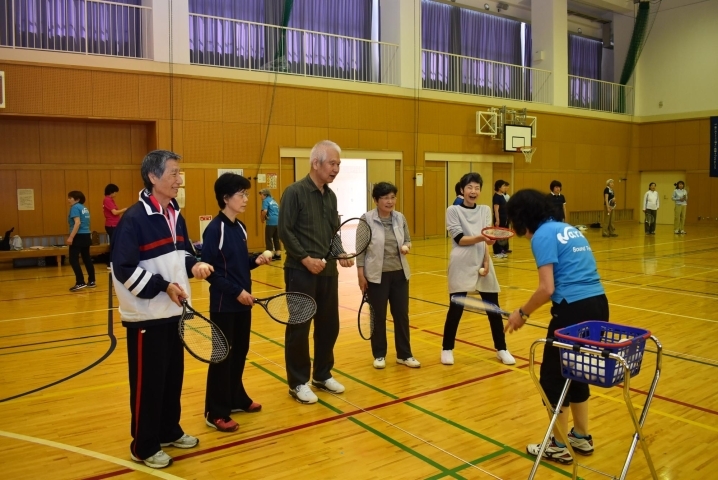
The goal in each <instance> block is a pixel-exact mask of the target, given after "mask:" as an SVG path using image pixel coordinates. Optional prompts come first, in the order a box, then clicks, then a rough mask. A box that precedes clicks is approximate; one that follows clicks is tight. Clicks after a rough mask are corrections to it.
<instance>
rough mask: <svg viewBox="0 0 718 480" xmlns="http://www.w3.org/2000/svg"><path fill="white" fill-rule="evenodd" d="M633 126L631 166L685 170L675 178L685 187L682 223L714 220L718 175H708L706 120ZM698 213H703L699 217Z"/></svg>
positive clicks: (717, 208) (717, 214)
mask: <svg viewBox="0 0 718 480" xmlns="http://www.w3.org/2000/svg"><path fill="white" fill-rule="evenodd" d="M634 128H636V129H637V131H638V135H637V136H636V138H635V141H634V147H633V149H632V152H631V163H632V166H633V165H636V167H634V168H636V169H638V170H639V171H685V172H686V175H685V178H682V179H681V178H676V179H675V181H678V180H683V181H684V182H685V183H686V187H687V188H688V190H689V202H688V207H687V217H686V223H691V224H695V223H697V222H698V223H705V222H711V221H712V222H716V221H718V178H711V177H709V175H708V174H709V169H708V167H709V158H710V150H709V145H710V129H709V120H708V119H707V118H701V119H695V120H675V121H669V122H657V123H647V124H642V125H638V126H636V127H634ZM647 189H648V185H640V190H641V191H645V190H647ZM666 193H670V192H666ZM668 208H672V206H668ZM699 216H700V217H703V218H702V220H700V221H699V220H698V217H699Z"/></svg>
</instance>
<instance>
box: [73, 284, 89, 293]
mask: <svg viewBox="0 0 718 480" xmlns="http://www.w3.org/2000/svg"><path fill="white" fill-rule="evenodd" d="M83 288H87V284H86V283H84V282H83V283H77V284H75V286H74V287H71V288H70V291H71V292H76V291H78V290H82V289H83Z"/></svg>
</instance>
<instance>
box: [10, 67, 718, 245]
mask: <svg viewBox="0 0 718 480" xmlns="http://www.w3.org/2000/svg"><path fill="white" fill-rule="evenodd" d="M0 69H2V70H4V71H5V72H6V96H7V108H6V109H5V110H4V111H3V113H2V114H0V200H2V201H3V205H5V206H7V207H8V208H6V209H3V211H2V212H0V228H2V225H15V226H18V227H19V228H20V232H19V233H20V234H21V235H22V234H25V235H38V234H58V233H62V232H64V231H65V224H64V221H65V218H64V217H65V216H66V206H65V205H64V203H63V202H64V201H65V197H64V196H65V195H66V193H67V191H69V190H71V189H79V190H82V191H83V192H85V193H86V195H87V196H88V205H89V206H90V207H91V208H90V209H91V212H93V228H94V229H97V230H101V229H102V223H101V222H102V215H101V211H100V209H99V205H100V203H99V202H100V200H101V189H102V188H104V184H105V183H106V182H108V181H113V182H114V183H117V184H118V185H119V186H120V197H119V198H118V204H119V205H127V204H129V203H130V202H132V201H134V199H135V198H136V193H137V191H138V190H139V188H140V187H141V181H140V179H139V172H138V170H139V169H138V165H139V162H140V161H141V159H142V156H143V155H144V153H146V151H147V150H148V149H150V148H153V147H155V146H156V147H158V148H166V149H171V150H174V151H175V152H177V153H179V154H180V155H182V156H183V168H184V169H185V171H186V172H187V174H186V175H187V176H186V178H187V207H186V208H185V215H186V217H187V222H188V225H189V230H190V234H191V236H192V238H198V230H199V224H198V218H197V217H198V216H199V215H202V214H212V215H214V214H216V211H217V205H216V202H215V200H214V194H213V182H214V180H215V179H216V170H217V168H221V167H224V166H232V167H237V168H244V170H245V175H246V176H252V177H254V176H256V174H257V173H280V172H281V175H280V183H279V187H280V189H279V191H278V192H277V194H276V195H275V197H280V196H281V191H283V189H284V188H285V187H286V186H287V185H288V184H289V183H290V182H291V181H292V180H293V172H292V168H293V166H292V165H291V164H292V159H280V157H279V150H280V147H311V146H313V145H314V143H316V142H317V141H319V140H322V139H325V138H329V139H332V140H334V141H336V142H337V143H338V144H339V145H341V146H342V147H343V148H345V149H369V150H392V151H401V152H402V154H403V163H402V164H403V171H402V172H401V175H398V176H397V177H396V180H397V182H398V183H400V184H401V185H402V191H401V192H400V194H401V196H402V197H403V199H404V214H405V215H406V217H407V219H408V221H409V224H410V226H411V233H412V236H413V237H415V238H422V237H424V236H427V235H434V234H436V231H437V229H438V228H439V227H440V226H439V225H434V223H435V222H434V221H433V220H432V221H430V222H429V223H428V224H427V223H426V219H427V218H432V219H433V218H434V215H428V216H427V211H428V209H429V210H430V209H432V208H433V207H432V204H433V203H434V199H435V198H436V192H433V191H427V190H430V189H431V188H430V187H429V186H427V185H426V184H425V186H424V187H417V186H416V185H415V179H414V177H415V174H416V173H417V172H421V173H425V174H428V173H430V172H429V171H428V170H427V169H426V164H425V161H424V154H425V153H426V152H445V153H488V154H492V153H502V152H501V151H500V145H499V143H500V142H494V141H491V140H490V139H489V138H487V137H483V136H478V135H476V134H475V124H474V122H475V112H476V111H477V110H484V109H485V108H484V107H477V106H476V105H465V104H460V103H447V102H439V101H431V100H425V99H420V100H415V99H412V98H400V97H387V96H381V95H371V94H364V93H347V92H337V91H328V90H318V89H310V88H299V87H289V86H278V87H277V88H276V91H274V89H273V87H272V85H263V84H252V83H243V82H235V81H229V80H212V79H203V78H180V77H174V78H173V79H172V89H171V90H172V94H171V95H170V80H169V78H168V77H167V76H166V75H159V74H158V75H153V74H146V73H131V72H130V73H119V72H105V71H94V70H89V69H88V70H82V69H69V68H62V67H54V66H39V65H30V64H27V65H18V64H2V63H0ZM273 94H274V101H273V108H270V105H272V95H273ZM536 116H537V117H538V122H539V130H538V134H539V136H538V138H536V139H535V146H537V147H538V151H537V153H536V154H535V155H534V157H533V162H532V163H530V164H527V163H525V162H524V159H523V156H522V155H518V154H517V155H516V157H515V158H516V161H515V176H514V182H512V183H513V185H512V186H511V187H512V188H511V189H512V191H516V190H518V189H520V188H525V187H532V188H538V189H540V190H542V191H548V185H549V183H550V182H551V180H553V179H558V180H560V181H561V182H562V183H563V185H564V193H565V195H566V196H567V198H568V208H569V209H570V210H572V211H574V210H594V209H596V208H600V205H601V203H600V202H601V192H602V190H603V187H604V185H605V181H606V179H608V178H613V179H616V180H618V179H619V178H626V179H627V180H626V181H625V184H623V185H625V188H626V192H625V198H629V199H630V198H636V197H637V195H638V194H639V191H641V190H642V189H643V186H640V185H638V180H639V178H640V171H641V170H645V169H649V168H655V167H656V166H665V167H666V168H668V166H669V165H670V168H676V167H677V164H678V163H680V164H684V163H685V164H690V165H693V167H691V168H692V169H694V170H690V172H689V174H688V176H687V178H686V182H687V183H688V185H691V186H693V189H692V191H691V194H692V195H691V196H692V199H693V202H696V203H698V204H699V205H701V208H703V209H707V210H709V211H710V212H711V213H710V216H713V217H718V205H716V200H715V198H713V197H717V195H715V194H712V195H711V194H710V193H708V194H706V195H704V192H710V191H711V190H710V188H714V187H713V186H712V185H713V184H712V183H710V182H709V181H708V180H706V179H704V178H702V177H701V175H702V171H700V170H698V168H699V167H700V163H701V162H700V159H701V158H703V157H705V158H707V153H706V152H707V150H706V149H707V145H708V140H707V133H708V129H707V120H696V121H694V122H673V123H670V122H669V124H666V125H664V126H659V125H641V126H639V125H632V124H630V123H625V122H617V121H608V120H597V119H592V118H581V117H572V116H564V115H558V114H542V113H539V114H537V115H536ZM704 127H705V128H704ZM686 138H688V139H689V140H684V139H686ZM686 142H689V143H686ZM706 163H707V162H706ZM19 164H23V165H19ZM30 167H32V168H30ZM46 167H47V168H46ZM425 178H426V176H425ZM622 183H623V182H622ZM623 185H621V187H623ZM253 187H255V188H257V187H258V188H261V187H262V185H256V184H255V183H254V180H253ZM17 188H34V189H35V191H36V203H37V205H39V206H42V209H41V210H36V211H34V212H18V211H17V209H16V207H17V205H16V193H15V191H16V189H17ZM251 199H252V200H253V204H252V203H251V204H250V208H249V209H248V211H247V213H246V214H245V218H243V220H244V221H245V222H246V223H247V224H248V226H249V231H250V232H249V233H250V237H251V238H250V245H251V246H252V247H253V248H255V247H256V248H260V247H261V246H262V244H263V238H262V227H261V224H260V223H259V217H258V212H259V201H258V197H256V198H255V197H251ZM255 207H256V208H255ZM63 209H65V213H64V214H63ZM690 217H692V215H691V216H689V218H690ZM439 230H440V229H439Z"/></svg>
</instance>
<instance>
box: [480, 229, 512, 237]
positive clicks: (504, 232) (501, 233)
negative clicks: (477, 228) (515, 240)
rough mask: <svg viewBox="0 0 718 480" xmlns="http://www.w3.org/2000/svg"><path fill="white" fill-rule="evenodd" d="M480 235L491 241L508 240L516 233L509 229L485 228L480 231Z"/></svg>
mask: <svg viewBox="0 0 718 480" xmlns="http://www.w3.org/2000/svg"><path fill="white" fill-rule="evenodd" d="M481 235H483V236H484V237H486V238H489V239H491V240H508V239H509V238H511V237H513V236H514V235H516V232H514V231H513V230H511V229H510V228H504V227H486V228H483V229H481Z"/></svg>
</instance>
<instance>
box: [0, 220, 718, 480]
mask: <svg viewBox="0 0 718 480" xmlns="http://www.w3.org/2000/svg"><path fill="white" fill-rule="evenodd" d="M642 230H643V227H642V226H641V225H636V224H631V225H628V224H619V225H618V233H619V234H620V236H619V237H618V238H611V239H605V238H602V237H601V235H600V232H599V231H597V230H591V231H589V232H587V234H586V235H587V237H588V238H589V241H590V242H591V246H592V248H593V250H594V253H595V255H596V258H597V260H598V265H599V271H600V274H601V277H602V279H603V281H604V285H605V288H606V292H607V295H608V299H609V301H610V304H611V320H612V321H613V322H617V323H624V324H628V325H635V326H642V327H647V328H649V329H650V330H651V331H652V332H653V333H654V335H656V336H657V337H658V338H659V340H660V341H661V342H662V344H663V347H664V353H665V355H664V361H663V372H662V376H661V380H660V382H659V384H658V390H657V395H656V398H655V399H654V402H653V404H652V406H651V409H650V411H649V415H648V419H647V422H646V425H645V433H646V436H647V438H648V443H649V444H650V450H651V454H652V456H653V459H654V462H655V464H656V468H657V469H658V473H659V475H660V477H661V478H665V479H705V478H711V477H712V476H713V475H715V471H716V469H718V456H716V454H715V448H714V443H717V442H718V382H716V381H715V380H716V379H718V313H716V312H718V288H717V286H718V280H717V278H718V275H716V273H718V255H717V254H716V253H717V252H718V226H692V227H691V228H689V230H688V232H689V233H688V235H683V236H674V235H673V234H672V233H671V227H670V226H668V225H661V226H659V228H658V233H657V234H656V235H655V236H644V235H643V233H642ZM414 245H415V247H414V249H413V251H412V253H411V254H410V262H411V267H412V273H413V276H412V279H411V288H410V294H411V304H410V312H411V325H412V347H413V352H414V355H415V356H416V357H417V358H418V359H419V360H420V361H421V362H422V367H421V368H420V369H409V368H406V367H404V366H401V365H397V364H396V363H395V362H394V360H395V355H394V349H393V342H392V337H391V336H390V338H389V343H390V349H389V350H390V353H389V357H388V359H387V360H388V361H387V368H386V369H385V370H375V369H374V368H372V360H373V359H372V355H371V350H370V347H369V344H368V343H367V342H365V341H363V340H361V338H360V337H359V335H358V334H357V331H356V320H355V318H356V314H355V310H356V309H357V308H358V305H359V302H360V296H359V293H358V289H357V287H356V276H355V275H356V273H355V271H354V270H353V269H351V270H343V271H342V275H341V277H340V305H341V310H340V313H341V319H342V320H341V323H342V325H341V326H342V328H341V333H340V335H339V340H338V342H337V346H336V349H335V355H336V369H335V373H334V375H335V377H336V378H337V379H338V380H339V381H341V382H342V383H343V384H344V385H345V386H346V387H347V391H346V392H345V393H344V394H342V395H336V396H334V395H330V394H327V393H323V392H320V393H319V394H318V396H319V399H320V402H319V403H318V404H316V405H300V404H298V403H296V402H295V401H294V400H292V399H291V398H290V397H289V395H288V394H287V386H286V383H285V372H284V347H283V341H284V331H283V328H282V327H281V325H279V324H276V323H274V322H272V321H270V320H269V319H268V318H267V317H266V316H265V314H264V312H263V311H262V310H260V309H256V310H255V315H254V319H253V325H252V331H253V336H252V343H251V347H250V348H251V350H250V353H249V358H248V360H247V368H246V371H245V377H244V381H245V384H246V386H247V390H248V391H249V393H250V395H252V397H253V398H254V400H256V401H258V402H260V403H261V404H262V405H263V410H262V411H261V412H260V413H257V414H237V415H235V416H234V418H235V419H236V420H237V421H238V422H239V423H240V425H241V428H240V430H239V431H238V432H236V433H233V434H223V433H219V432H217V431H215V430H212V429H210V428H208V427H206V426H205V424H204V420H203V418H202V410H203V405H204V391H205V379H206V366H205V365H204V364H202V363H199V362H197V361H196V360H194V359H193V358H191V357H190V356H189V355H187V356H186V364H185V381H184V392H183V397H182V402H183V415H182V426H183V428H184V429H185V430H186V431H187V432H188V433H191V434H193V435H196V436H198V437H199V438H200V441H201V443H200V445H199V447H198V448H196V449H193V450H185V451H183V450H177V449H172V448H170V449H168V452H169V453H170V455H173V456H174V458H175V463H174V465H172V466H171V467H170V468H168V469H165V470H161V471H152V470H151V469H148V468H146V467H144V466H143V465H140V464H137V463H134V462H132V461H130V459H129V448H128V446H129V441H130V428H129V408H128V396H129V389H128V384H127V360H126V353H125V352H126V349H125V330H124V328H122V326H121V324H120V323H119V315H118V313H117V310H116V304H117V301H116V299H113V304H114V306H115V308H113V310H112V313H113V316H112V321H108V310H107V306H108V279H107V273H106V272H105V271H104V270H100V268H104V266H102V265H98V267H100V268H98V272H99V273H100V275H99V277H98V282H97V283H98V288H97V289H95V290H83V291H81V292H78V293H70V292H68V288H69V287H70V286H71V285H72V283H73V276H72V271H71V269H70V267H69V266H64V267H61V268H58V267H46V268H29V269H12V268H11V267H10V266H9V265H7V264H4V265H2V266H0V311H1V312H2V315H1V316H0V365H1V369H0V374H1V377H0V397H1V399H0V464H2V466H3V470H4V474H3V477H4V478H8V479H10V478H12V479H25V478H27V479H36V478H52V479H100V478H122V479H139V478H150V477H153V476H154V477H160V478H167V479H169V478H171V479H177V478H187V479H190V478H197V479H220V478H243V479H248V478H262V479H269V478H359V479H370V478H391V479H404V478H405V479H429V478H432V479H438V478H466V479H474V478H475V479H486V478H502V479H520V478H526V477H527V476H528V473H529V471H530V469H531V464H532V462H531V460H530V459H528V457H527V456H526V454H525V453H524V452H525V446H526V444H527V443H529V442H538V441H539V440H540V438H541V437H542V435H543V433H544V432H545V429H546V426H547V424H548V420H547V416H546V412H545V410H544V408H543V407H542V405H541V401H540V398H539V394H538V392H537V391H536V389H535V387H534V385H533V383H532V381H531V379H530V377H529V375H528V368H527V367H528V355H529V347H530V345H531V343H532V342H533V340H535V339H537V338H540V337H542V336H544V335H545V328H546V325H547V323H548V319H549V314H548V309H547V308H546V307H544V308H543V309H542V310H541V311H540V312H537V313H536V314H534V315H532V318H531V321H530V323H529V324H528V325H527V326H526V327H525V328H523V329H522V330H521V331H519V332H518V333H516V334H514V335H512V336H510V337H509V338H508V343H509V349H510V350H511V352H512V353H513V355H514V356H515V357H516V359H517V364H516V366H514V367H507V366H504V365H502V364H501V363H499V362H498V361H497V360H496V359H495V356H494V351H493V348H492V342H491V335H490V332H489V328H488V323H487V321H486V318H485V317H484V316H481V315H478V314H472V313H466V314H465V315H464V318H463V319H462V323H461V325H460V328H459V335H458V337H459V341H458V344H457V348H456V350H455V358H456V364H455V365H453V366H444V365H442V364H441V363H440V362H439V353H440V350H441V332H442V329H443V323H444V318H445V314H446V309H447V304H448V294H447V286H446V277H445V272H446V263H447V255H448V253H449V249H450V244H449V241H448V240H445V239H435V240H426V241H417V242H415V243H414ZM512 248H513V251H514V253H513V254H512V255H511V257H510V259H508V260H506V261H497V264H498V266H497V273H498V276H499V281H500V283H501V285H502V288H503V291H502V293H501V296H500V299H501V304H502V305H503V306H505V307H506V308H515V307H517V306H519V305H520V304H521V302H523V301H525V300H526V299H527V297H528V295H529V294H530V293H531V291H533V288H534V287H535V285H536V282H537V275H536V268H535V265H534V264H533V260H532V257H531V255H530V250H529V243H528V241H526V240H524V239H516V240H514V241H512ZM275 264H276V265H273V266H271V267H262V268H259V269H257V270H255V271H254V272H253V279H254V286H253V288H254V293H255V295H257V296H262V295H269V294H272V293H275V292H279V291H281V290H282V286H283V280H282V279H283V276H282V270H281V268H280V267H281V262H275ZM192 286H193V297H194V303H195V306H198V307H200V308H203V307H206V306H207V303H208V289H207V284H206V283H203V282H199V281H193V285H192ZM389 328H391V324H390V325H389ZM390 335H391V334H390ZM649 349H650V350H653V347H652V346H651V347H649ZM539 353H540V352H539ZM654 371H655V354H654V353H648V354H647V355H646V357H645V359H644V361H643V368H642V372H641V373H640V375H638V376H637V377H635V378H634V379H632V384H631V385H632V387H633V390H632V392H633V393H632V402H633V406H634V407H635V408H640V407H641V406H642V405H643V403H644V401H645V399H646V391H647V389H648V387H649V385H650V381H651V379H652V376H653V372H654ZM78 372H81V373H78ZM49 384H54V385H52V386H49V387H48V388H43V387H44V386H47V385H49ZM36 389H37V391H36V392H34V393H29V394H25V393H26V392H30V391H34V390H36ZM13 397H15V398H13ZM590 407H591V412H590V417H591V433H592V434H593V437H594V441H595V444H596V452H595V454H594V455H593V456H591V457H586V458H583V457H582V458H579V461H581V462H582V463H585V464H586V465H588V466H590V467H591V468H594V469H597V470H601V471H604V472H608V473H611V474H614V475H617V474H618V473H619V472H620V467H621V465H622V464H623V461H624V460H625V455H626V452H627V450H628V445H629V443H630V437H631V434H632V431H633V430H632V427H631V424H630V420H629V417H628V414H627V411H626V406H625V404H624V403H623V400H622V396H621V390H620V389H619V388H612V389H601V388H592V397H591V400H590ZM568 472H569V469H568V468H567V467H559V466H557V465H556V464H549V465H546V466H544V467H542V468H540V469H539V473H538V476H537V478H541V479H561V478H567V477H569V478H570V475H569V474H568ZM711 472H713V473H711ZM579 474H580V476H581V477H583V478H587V479H592V478H603V477H602V476H601V475H599V474H597V473H594V472H592V471H590V470H587V469H580V470H579ZM629 478H632V479H641V478H649V473H648V468H647V464H646V461H645V458H644V456H643V454H642V452H641V451H640V448H639V450H638V451H637V452H636V454H635V456H634V459H633V463H632V466H631V470H630V472H629Z"/></svg>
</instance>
